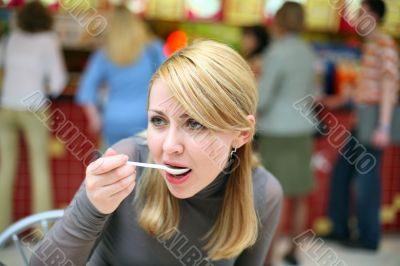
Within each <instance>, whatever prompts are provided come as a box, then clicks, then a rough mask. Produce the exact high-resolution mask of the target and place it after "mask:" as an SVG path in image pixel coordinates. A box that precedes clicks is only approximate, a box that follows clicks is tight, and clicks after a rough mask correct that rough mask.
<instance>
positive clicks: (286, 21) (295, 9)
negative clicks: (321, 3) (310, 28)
mask: <svg viewBox="0 0 400 266" xmlns="http://www.w3.org/2000/svg"><path fill="white" fill-rule="evenodd" d="M274 23H275V24H276V25H277V26H278V27H279V28H281V29H283V30H284V31H287V32H291V33H299V32H301V31H302V30H303V28H304V9H303V6H302V5H301V4H299V3H297V2H291V1H288V2H285V3H284V4H283V6H282V7H281V8H280V9H279V10H278V12H277V13H276V15H275V18H274Z"/></svg>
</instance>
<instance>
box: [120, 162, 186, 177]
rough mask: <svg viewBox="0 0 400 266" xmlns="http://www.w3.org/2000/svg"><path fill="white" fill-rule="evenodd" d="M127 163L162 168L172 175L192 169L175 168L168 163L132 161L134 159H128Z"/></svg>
mask: <svg viewBox="0 0 400 266" xmlns="http://www.w3.org/2000/svg"><path fill="white" fill-rule="evenodd" d="M127 164H130V165H136V166H139V167H148V168H156V169H161V170H165V171H167V172H168V173H170V174H171V175H181V174H184V173H186V172H187V171H189V170H190V169H188V168H173V167H171V166H166V165H162V164H153V163H139V162H132V161H128V162H127Z"/></svg>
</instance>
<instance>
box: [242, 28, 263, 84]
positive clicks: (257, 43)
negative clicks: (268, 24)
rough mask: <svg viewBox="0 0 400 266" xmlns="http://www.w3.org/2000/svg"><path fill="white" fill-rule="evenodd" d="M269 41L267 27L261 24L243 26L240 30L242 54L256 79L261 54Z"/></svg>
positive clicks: (260, 64) (258, 73)
mask: <svg viewBox="0 0 400 266" xmlns="http://www.w3.org/2000/svg"><path fill="white" fill-rule="evenodd" d="M269 43H270V36H269V33H268V31H267V29H266V28H265V27H264V26H262V25H255V26H249V27H244V28H243V30H242V39H241V49H242V55H243V57H244V58H245V59H246V61H247V63H249V65H250V67H251V69H252V70H253V72H254V75H255V77H256V79H258V78H259V77H260V75H261V67H262V54H263V53H264V51H265V49H266V48H267V47H268V45H269Z"/></svg>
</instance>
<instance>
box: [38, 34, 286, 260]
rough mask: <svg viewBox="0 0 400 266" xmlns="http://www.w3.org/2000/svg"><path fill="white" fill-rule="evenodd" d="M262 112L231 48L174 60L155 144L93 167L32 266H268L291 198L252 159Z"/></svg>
mask: <svg viewBox="0 0 400 266" xmlns="http://www.w3.org/2000/svg"><path fill="white" fill-rule="evenodd" d="M256 103H257V92H256V87H255V82H254V77H253V75H252V72H251V70H250V68H249V67H248V65H247V64H246V62H245V61H244V59H243V58H241V57H240V56H239V55H238V54H237V53H236V52H235V51H234V50H232V49H231V48H229V47H227V46H225V45H223V44H219V43H217V42H213V41H202V42H197V43H195V44H192V45H191V46H189V47H187V48H184V49H182V50H180V51H178V52H177V53H175V54H174V55H172V56H171V57H170V58H169V59H168V60H167V61H166V62H165V63H164V64H163V65H162V66H161V67H160V68H159V69H158V70H157V72H156V73H155V75H154V76H153V78H152V80H151V82H150V94H149V99H148V110H147V111H148V117H149V118H148V119H149V126H148V130H147V138H139V137H133V138H129V139H125V140H122V141H120V142H119V143H117V144H116V145H114V146H113V148H112V149H108V150H107V151H106V153H105V154H104V156H103V157H102V158H100V159H98V160H96V161H94V162H93V163H92V164H90V165H89V166H88V168H87V171H86V179H85V182H84V184H83V185H82V187H81V189H80V190H79V191H78V193H77V195H76V196H75V199H74V201H73V203H72V204H71V206H70V207H69V208H68V209H67V211H66V213H65V216H64V217H63V219H62V220H61V221H60V222H59V223H57V224H56V225H55V226H54V227H53V229H52V230H51V231H50V232H49V234H48V235H47V236H46V238H45V239H44V240H43V241H42V242H41V245H39V247H38V248H37V249H36V251H35V252H34V255H33V257H32V260H31V265H46V263H48V262H49V261H53V262H54V260H55V259H57V257H56V256H57V254H52V253H51V250H53V251H54V250H57V252H58V254H63V255H62V256H61V257H62V260H63V263H67V262H68V263H74V264H75V265H84V264H86V263H88V265H157V266H160V265H221V266H228V265H229V266H232V265H236V266H238V265H242V266H248V265H252V266H261V265H262V264H263V262H264V259H265V255H266V253H267V250H268V246H269V243H270V241H271V237H272V235H273V234H274V231H275V228H276V225H277V221H278V217H279V213H280V207H281V200H282V190H281V187H280V185H279V183H278V182H277V180H276V179H275V177H273V176H272V175H271V174H270V173H268V172H267V171H266V170H265V169H264V168H262V167H260V166H259V165H257V163H256V161H255V158H254V157H253V153H252V144H251V141H252V137H253V134H254V130H255V118H254V114H255V111H256ZM128 160H131V161H139V162H145V161H150V162H153V163H157V164H163V165H169V166H173V167H178V168H187V169H188V171H187V172H186V173H184V174H182V175H180V176H174V175H171V174H169V173H168V172H166V171H164V170H149V169H143V168H139V167H138V168H135V167H133V166H131V165H127V161H128ZM134 188H135V189H134ZM47 251H48V252H47ZM58 258H60V256H59V257H58ZM71 265H72V264H71Z"/></svg>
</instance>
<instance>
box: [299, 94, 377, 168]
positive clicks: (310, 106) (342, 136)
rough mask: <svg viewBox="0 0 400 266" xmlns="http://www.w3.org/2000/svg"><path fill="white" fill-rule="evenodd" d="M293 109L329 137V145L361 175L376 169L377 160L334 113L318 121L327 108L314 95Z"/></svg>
mask: <svg viewBox="0 0 400 266" xmlns="http://www.w3.org/2000/svg"><path fill="white" fill-rule="evenodd" d="M293 108H295V109H296V110H298V111H299V112H300V114H301V115H302V116H303V117H304V118H305V119H306V120H307V121H308V122H310V123H311V124H312V125H313V126H314V128H315V129H316V130H317V131H318V132H319V133H320V134H321V135H323V136H325V137H327V140H328V143H329V144H330V145H331V146H332V147H334V148H336V149H338V151H339V153H340V154H341V155H342V156H343V157H344V158H345V159H346V160H347V162H349V163H350V164H352V165H355V168H356V170H357V171H358V172H359V173H360V174H366V173H368V172H369V171H371V170H372V169H373V168H374V167H375V165H376V163H377V162H376V158H375V157H374V156H373V155H372V154H371V153H369V152H367V149H366V148H365V147H364V146H363V145H362V144H361V143H360V142H359V141H358V140H357V139H356V138H355V137H354V136H352V134H351V133H350V132H349V131H348V130H347V129H346V128H345V127H344V126H343V125H342V124H340V123H339V121H338V120H337V118H336V117H335V116H334V115H333V114H332V113H330V112H327V113H325V114H324V115H323V116H322V117H321V118H320V119H317V116H318V115H319V114H320V113H321V112H322V111H323V110H324V109H325V108H324V106H323V105H322V104H321V103H318V102H317V101H316V100H315V99H314V97H313V96H312V95H307V96H305V97H303V98H302V99H300V100H298V101H297V102H295V103H294V104H293Z"/></svg>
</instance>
